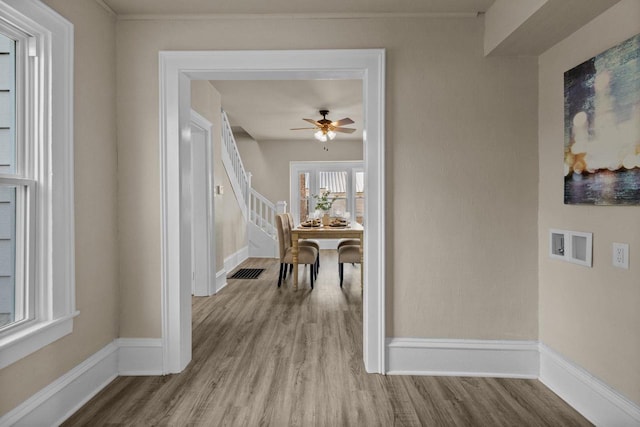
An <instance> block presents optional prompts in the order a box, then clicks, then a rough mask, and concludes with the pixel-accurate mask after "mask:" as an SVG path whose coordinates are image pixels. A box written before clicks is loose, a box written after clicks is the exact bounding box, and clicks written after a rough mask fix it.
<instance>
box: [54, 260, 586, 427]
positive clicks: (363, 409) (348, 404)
mask: <svg viewBox="0 0 640 427" xmlns="http://www.w3.org/2000/svg"><path fill="white" fill-rule="evenodd" d="M336 262H337V259H336V256H335V252H333V251H323V252H322V265H321V268H320V274H319V276H318V281H317V283H316V288H315V290H313V291H311V290H310V289H309V281H308V270H306V269H305V270H304V274H303V268H302V267H301V270H300V277H301V283H300V290H299V291H298V292H294V291H293V290H292V288H291V286H292V285H291V278H290V277H288V279H287V282H285V284H283V286H282V288H280V289H278V288H277V286H276V283H277V277H278V264H277V262H276V261H275V260H265V259H250V260H248V261H247V262H245V263H244V264H243V267H254V268H262V267H264V268H266V269H267V270H266V271H265V272H264V273H262V275H261V276H260V278H258V279H253V280H231V279H229V281H228V283H229V284H228V286H227V287H226V288H225V289H223V290H222V291H221V292H220V293H218V294H217V295H215V296H212V297H208V298H194V299H193V346H194V348H193V361H192V362H191V364H190V365H189V366H188V367H187V369H186V370H185V371H184V372H182V373H180V374H178V375H168V376H164V377H120V378H117V379H116V380H115V381H113V382H112V383H111V384H110V385H109V386H108V387H106V388H105V389H104V390H103V391H102V392H100V393H99V394H98V395H97V396H95V397H94V398H93V399H91V400H90V401H89V402H88V403H87V404H86V405H85V406H84V407H82V408H81V409H80V410H79V411H78V412H77V413H76V414H74V415H73V416H72V417H71V418H70V419H69V420H67V422H66V423H65V424H64V425H65V426H101V425H112V426H115V425H126V426H138V425H154V426H187V425H189V426H196V425H202V426H263V425H264V426H586V425H590V424H589V423H588V422H587V421H586V420H585V419H584V418H583V417H581V416H580V415H579V414H578V413H577V412H576V411H574V410H573V409H572V408H571V407H569V406H568V405H567V404H566V403H564V402H563V401H562V400H561V399H560V398H559V397H557V396H556V395H555V394H553V393H552V392H551V391H549V390H548V389H547V388H545V387H544V386H543V385H542V384H541V383H540V382H539V381H536V380H516V379H493V378H453V377H410V376H383V375H375V374H367V373H365V371H364V366H363V362H362V299H361V296H360V276H359V266H357V265H356V266H355V267H354V266H351V265H346V266H345V285H344V289H342V290H341V289H340V287H339V286H338V272H337V265H336Z"/></svg>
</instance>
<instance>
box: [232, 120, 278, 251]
mask: <svg viewBox="0 0 640 427" xmlns="http://www.w3.org/2000/svg"><path fill="white" fill-rule="evenodd" d="M222 164H223V165H224V167H225V169H226V170H227V175H229V181H231V186H232V187H233V191H234V193H235V195H236V198H237V200H238V204H239V205H240V209H241V210H242V215H243V216H244V219H245V220H246V221H247V234H248V238H249V256H250V257H258V258H277V256H278V252H277V251H278V248H277V241H276V239H277V229H276V225H275V217H276V213H284V212H285V211H286V202H278V206H277V207H276V205H275V204H274V203H272V202H271V201H269V200H268V199H267V198H266V197H264V196H263V195H262V194H260V193H258V192H257V191H256V190H255V189H254V188H252V187H251V173H248V172H247V171H246V170H245V168H244V165H243V164H242V159H241V158H240V153H239V152H238V146H237V145H236V140H235V138H234V137H233V132H232V131H231V125H230V124H229V119H228V117H227V114H226V113H225V112H224V111H222Z"/></svg>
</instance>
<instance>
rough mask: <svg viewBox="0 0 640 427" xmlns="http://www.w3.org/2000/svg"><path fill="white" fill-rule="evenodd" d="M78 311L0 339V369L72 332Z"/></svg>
mask: <svg viewBox="0 0 640 427" xmlns="http://www.w3.org/2000/svg"><path fill="white" fill-rule="evenodd" d="M78 314H80V312H79V311H76V312H75V313H72V314H69V315H67V316H64V317H60V318H58V319H55V320H50V321H44V322H38V323H36V324H35V325H33V326H31V327H28V328H25V329H22V330H20V331H16V333H14V334H11V335H8V336H6V337H4V338H1V339H0V369H2V368H4V367H6V366H9V365H11V364H12V363H14V362H17V361H18V360H20V359H22V358H23V357H25V356H28V355H29V354H31V353H33V352H35V351H38V350H40V349H41V348H42V347H44V346H47V345H49V344H51V343H52V342H54V341H57V340H59V339H60V338H62V337H63V336H65V335H68V334H70V333H71V332H73V318H74V317H76V316H77V315H78Z"/></svg>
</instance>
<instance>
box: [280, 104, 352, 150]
mask: <svg viewBox="0 0 640 427" xmlns="http://www.w3.org/2000/svg"><path fill="white" fill-rule="evenodd" d="M327 114H329V110H320V115H321V116H322V119H320V120H317V121H316V120H313V119H302V120H304V121H305V122H309V123H311V124H312V125H313V126H314V127H312V128H293V129H291V130H307V129H317V132H316V133H314V134H313V136H314V137H315V138H316V139H317V140H318V141H322V142H326V141H327V139H329V140H332V139H333V138H335V137H336V132H341V133H353V132H355V131H356V130H355V129H352V128H345V127H342V126H344V125H350V124H352V123H355V122H354V121H353V120H351V119H350V118H349V117H345V118H344V119H340V120H338V121H335V122H332V121H331V120H329V119H327Z"/></svg>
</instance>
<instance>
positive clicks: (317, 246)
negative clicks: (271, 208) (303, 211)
mask: <svg viewBox="0 0 640 427" xmlns="http://www.w3.org/2000/svg"><path fill="white" fill-rule="evenodd" d="M285 215H286V216H287V220H288V221H289V228H290V229H291V230H293V228H294V227H295V224H294V223H293V215H291V212H286V213H285ZM291 244H293V242H291ZM298 246H311V247H313V248H315V250H316V251H318V258H317V259H316V275H317V274H318V271H319V270H320V242H318V241H317V240H313V239H301V240H298ZM291 268H293V266H291Z"/></svg>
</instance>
